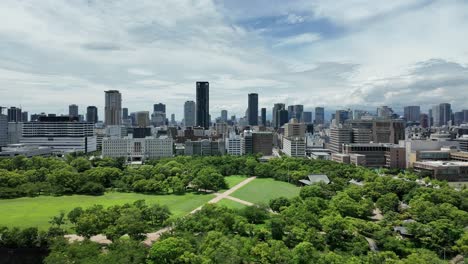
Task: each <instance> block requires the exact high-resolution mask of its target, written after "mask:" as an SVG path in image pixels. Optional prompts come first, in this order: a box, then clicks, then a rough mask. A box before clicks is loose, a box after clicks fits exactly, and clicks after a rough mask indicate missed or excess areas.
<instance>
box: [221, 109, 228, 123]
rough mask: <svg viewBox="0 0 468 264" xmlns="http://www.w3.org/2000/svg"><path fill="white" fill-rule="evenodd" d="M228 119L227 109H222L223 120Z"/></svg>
mask: <svg viewBox="0 0 468 264" xmlns="http://www.w3.org/2000/svg"><path fill="white" fill-rule="evenodd" d="M227 119H228V111H227V110H221V121H223V122H227Z"/></svg>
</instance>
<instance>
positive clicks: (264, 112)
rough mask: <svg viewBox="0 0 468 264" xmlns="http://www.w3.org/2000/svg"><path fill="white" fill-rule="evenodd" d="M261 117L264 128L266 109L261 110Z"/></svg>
mask: <svg viewBox="0 0 468 264" xmlns="http://www.w3.org/2000/svg"><path fill="white" fill-rule="evenodd" d="M261 116H262V119H261V120H262V124H261V125H262V126H266V125H267V120H266V108H262V110H261Z"/></svg>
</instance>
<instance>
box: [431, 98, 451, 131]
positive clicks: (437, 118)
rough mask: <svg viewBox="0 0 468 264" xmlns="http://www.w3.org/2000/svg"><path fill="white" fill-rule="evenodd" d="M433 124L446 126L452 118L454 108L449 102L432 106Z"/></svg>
mask: <svg viewBox="0 0 468 264" xmlns="http://www.w3.org/2000/svg"><path fill="white" fill-rule="evenodd" d="M432 118H433V120H434V123H433V124H432V125H433V126H436V127H441V126H446V125H447V124H448V122H449V121H450V120H451V119H452V108H451V105H450V104H448V103H442V104H439V105H435V106H433V107H432Z"/></svg>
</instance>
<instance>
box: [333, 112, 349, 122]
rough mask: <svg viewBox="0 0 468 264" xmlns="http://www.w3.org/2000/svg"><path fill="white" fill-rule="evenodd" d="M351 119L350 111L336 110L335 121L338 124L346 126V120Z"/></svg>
mask: <svg viewBox="0 0 468 264" xmlns="http://www.w3.org/2000/svg"><path fill="white" fill-rule="evenodd" d="M348 119H349V111H346V110H336V114H335V121H336V124H337V125H338V124H344V122H345V121H346V120H348Z"/></svg>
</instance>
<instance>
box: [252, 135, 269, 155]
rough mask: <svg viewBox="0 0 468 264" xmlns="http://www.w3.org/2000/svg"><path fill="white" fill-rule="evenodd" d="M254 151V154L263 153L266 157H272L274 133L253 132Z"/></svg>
mask: <svg viewBox="0 0 468 264" xmlns="http://www.w3.org/2000/svg"><path fill="white" fill-rule="evenodd" d="M252 150H253V153H254V154H258V153H261V154H262V155H264V156H271V154H272V152H273V133H271V132H253V133H252Z"/></svg>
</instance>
